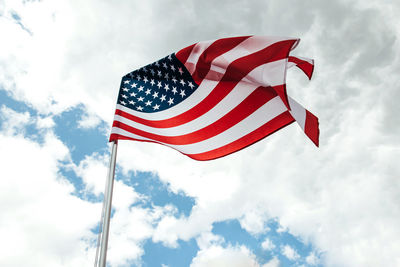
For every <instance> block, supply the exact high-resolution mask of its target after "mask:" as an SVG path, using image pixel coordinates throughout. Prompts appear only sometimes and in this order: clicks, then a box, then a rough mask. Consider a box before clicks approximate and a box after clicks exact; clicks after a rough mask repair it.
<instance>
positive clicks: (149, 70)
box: [118, 54, 198, 113]
mask: <svg viewBox="0 0 400 267" xmlns="http://www.w3.org/2000/svg"><path fill="white" fill-rule="evenodd" d="M197 88H198V85H197V84H196V83H195V82H194V81H193V79H192V76H191V75H190V73H189V72H188V71H187V69H186V68H185V66H184V65H183V64H182V63H181V62H180V61H179V60H178V59H177V58H176V56H175V54H171V55H169V56H167V57H165V58H163V59H160V60H159V61H156V62H154V63H152V64H149V65H147V66H145V67H143V68H140V69H138V70H135V71H132V72H131V73H128V74H127V75H125V76H124V77H123V78H122V81H121V88H120V90H119V95H118V104H120V105H123V106H125V107H127V108H130V109H133V110H136V111H139V112H146V113H152V112H157V111H162V110H165V109H168V108H170V107H173V106H175V105H177V104H179V103H180V102H182V101H183V100H185V99H186V98H188V97H189V96H190V95H191V94H192V93H193V92H194V91H195V90H196V89H197Z"/></svg>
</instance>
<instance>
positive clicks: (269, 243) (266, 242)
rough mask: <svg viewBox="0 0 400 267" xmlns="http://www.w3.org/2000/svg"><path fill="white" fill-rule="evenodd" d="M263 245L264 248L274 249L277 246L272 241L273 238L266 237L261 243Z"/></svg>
mask: <svg viewBox="0 0 400 267" xmlns="http://www.w3.org/2000/svg"><path fill="white" fill-rule="evenodd" d="M261 247H262V248H263V249H264V250H273V249H275V247H276V246H275V245H274V243H273V242H272V241H271V239H269V238H266V239H265V240H264V242H262V243H261Z"/></svg>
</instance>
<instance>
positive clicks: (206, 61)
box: [192, 36, 251, 84]
mask: <svg viewBox="0 0 400 267" xmlns="http://www.w3.org/2000/svg"><path fill="white" fill-rule="evenodd" d="M249 37H251V36H243V37H233V38H223V39H219V40H217V41H215V42H214V43H212V44H211V45H210V46H209V47H208V48H207V49H206V50H204V52H203V53H202V54H201V55H200V57H199V60H198V61H197V64H196V68H195V71H194V72H193V74H192V77H193V80H194V81H195V82H196V83H197V84H200V83H201V82H202V81H203V79H204V77H206V75H207V73H208V71H209V70H210V67H211V63H212V61H213V60H214V59H215V58H217V57H219V56H220V55H222V54H225V53H226V52H228V51H229V50H232V49H233V48H234V47H235V46H237V45H239V44H240V43H241V42H243V41H244V40H246V39H248V38H249Z"/></svg>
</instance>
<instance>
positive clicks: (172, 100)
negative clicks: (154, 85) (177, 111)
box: [168, 98, 174, 106]
mask: <svg viewBox="0 0 400 267" xmlns="http://www.w3.org/2000/svg"><path fill="white" fill-rule="evenodd" d="M173 103H174V99H173V98H169V100H168V104H169V105H170V106H171V105H172V104H173Z"/></svg>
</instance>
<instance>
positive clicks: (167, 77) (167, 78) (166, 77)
mask: <svg viewBox="0 0 400 267" xmlns="http://www.w3.org/2000/svg"><path fill="white" fill-rule="evenodd" d="M164 78H165V79H166V80H167V81H168V80H169V76H168V72H167V73H165V75H164Z"/></svg>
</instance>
